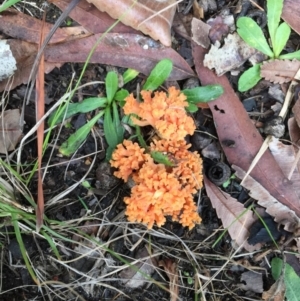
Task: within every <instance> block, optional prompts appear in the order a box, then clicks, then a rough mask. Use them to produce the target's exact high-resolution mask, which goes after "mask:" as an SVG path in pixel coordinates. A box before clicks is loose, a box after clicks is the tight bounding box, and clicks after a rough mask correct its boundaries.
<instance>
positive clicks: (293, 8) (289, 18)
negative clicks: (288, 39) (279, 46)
mask: <svg viewBox="0 0 300 301" xmlns="http://www.w3.org/2000/svg"><path fill="white" fill-rule="evenodd" d="M281 18H282V19H283V20H284V21H285V22H286V23H287V24H289V25H290V26H291V27H292V28H293V29H294V30H295V31H296V32H297V33H298V34H300V5H299V1H298V0H284V3H283V10H282V14H281Z"/></svg>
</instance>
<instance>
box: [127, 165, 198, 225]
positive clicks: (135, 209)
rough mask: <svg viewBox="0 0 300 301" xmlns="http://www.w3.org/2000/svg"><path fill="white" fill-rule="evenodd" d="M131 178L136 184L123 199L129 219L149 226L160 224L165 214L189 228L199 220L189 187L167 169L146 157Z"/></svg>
mask: <svg viewBox="0 0 300 301" xmlns="http://www.w3.org/2000/svg"><path fill="white" fill-rule="evenodd" d="M134 180H135V181H136V183H137V184H136V185H135V186H134V187H133V188H132V190H131V196H130V197H127V198H125V199H124V201H125V203H126V204H127V209H126V212H125V213H126V215H127V216H128V220H129V221H131V222H142V223H145V224H146V225H147V226H148V228H152V227H153V225H154V224H155V223H156V224H157V226H159V227H160V226H162V225H163V224H164V223H165V221H166V218H165V216H168V215H170V216H172V217H173V219H174V220H178V221H179V222H180V223H181V224H182V225H183V226H188V227H189V228H190V229H191V228H193V227H194V226H195V223H199V222H200V221H201V218H200V217H199V215H198V214H197V207H196V205H195V204H194V202H193V197H192V195H191V191H190V189H189V188H188V189H187V188H185V187H183V186H182V183H181V181H180V179H178V178H177V177H176V175H175V174H174V173H172V172H169V171H167V169H166V166H165V165H163V164H155V163H154V162H153V161H151V160H149V161H147V162H145V164H144V165H143V167H142V168H141V169H140V170H139V172H138V176H136V177H134ZM188 217H189V218H188Z"/></svg>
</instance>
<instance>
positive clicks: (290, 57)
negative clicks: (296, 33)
mask: <svg viewBox="0 0 300 301" xmlns="http://www.w3.org/2000/svg"><path fill="white" fill-rule="evenodd" d="M278 58H279V59H282V60H293V59H296V60H300V50H298V51H295V52H291V53H286V54H282V55H280V56H279V57H278Z"/></svg>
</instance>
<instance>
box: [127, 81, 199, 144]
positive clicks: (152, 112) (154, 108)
mask: <svg viewBox="0 0 300 301" xmlns="http://www.w3.org/2000/svg"><path fill="white" fill-rule="evenodd" d="M141 95H142V98H143V101H142V102H138V101H137V100H136V99H134V97H133V95H132V94H131V95H129V96H128V97H127V98H126V99H125V100H126V103H125V105H124V112H125V114H126V115H128V114H136V115H138V116H139V117H140V118H141V120H138V119H136V118H135V119H134V120H133V122H134V123H135V124H136V125H139V126H144V125H151V126H152V127H154V128H155V129H156V130H157V131H158V133H159V135H160V136H161V137H162V138H164V139H169V140H182V139H184V137H185V136H186V135H192V134H193V133H194V131H195V124H194V121H193V119H192V118H191V117H190V116H188V115H187V113H186V111H185V107H186V106H188V103H187V101H186V96H185V95H184V94H182V93H181V92H180V91H179V90H177V89H176V88H175V87H170V88H169V89H168V93H165V92H155V93H154V96H153V97H152V92H151V91H141Z"/></svg>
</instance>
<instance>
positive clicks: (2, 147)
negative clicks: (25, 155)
mask: <svg viewBox="0 0 300 301" xmlns="http://www.w3.org/2000/svg"><path fill="white" fill-rule="evenodd" d="M20 119H21V115H20V111H19V109H14V110H7V111H4V113H3V114H2V116H1V117H0V153H2V154H6V153H7V152H8V151H12V150H14V149H15V147H16V145H17V144H18V142H19V141H20V139H21V136H22V127H21V125H20Z"/></svg>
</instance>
